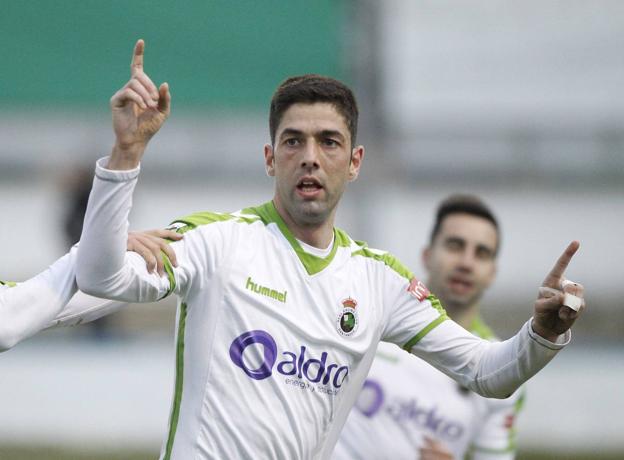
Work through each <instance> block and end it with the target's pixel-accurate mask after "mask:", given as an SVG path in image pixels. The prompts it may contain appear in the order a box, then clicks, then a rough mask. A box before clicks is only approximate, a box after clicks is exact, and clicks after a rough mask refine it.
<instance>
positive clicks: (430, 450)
mask: <svg viewBox="0 0 624 460" xmlns="http://www.w3.org/2000/svg"><path fill="white" fill-rule="evenodd" d="M424 440H425V444H424V446H422V447H421V448H420V457H418V458H420V460H453V458H454V457H453V453H452V452H451V451H450V450H448V448H447V447H446V446H445V445H444V444H443V443H441V442H440V441H438V440H437V439H433V438H430V437H429V436H425V437H424Z"/></svg>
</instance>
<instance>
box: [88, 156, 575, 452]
mask: <svg viewBox="0 0 624 460" xmlns="http://www.w3.org/2000/svg"><path fill="white" fill-rule="evenodd" d="M102 161H106V160H105V159H104V160H100V163H101V162H102ZM138 173H139V171H138V168H137V169H136V170H131V171H109V170H106V169H104V168H103V167H102V166H101V164H98V167H97V168H96V178H95V179H94V186H93V190H92V193H91V197H90V200H89V206H88V209H87V215H86V218H85V227H84V230H83V235H82V238H81V245H80V248H79V254H78V263H77V280H78V284H79V286H80V288H81V289H83V290H84V291H85V292H88V293H90V294H92V295H97V296H103V297H108V298H113V299H116V300H119V301H138V302H146V301H147V302H149V301H154V300H157V299H159V298H162V297H164V296H166V295H168V294H171V293H175V294H176V295H177V296H178V297H179V308H178V313H177V329H176V330H177V332H176V376H175V385H174V387H175V392H174V396H173V404H172V409H171V415H170V422H169V430H168V435H167V438H166V439H165V440H164V444H163V449H162V452H161V459H165V460H169V459H172V458H175V459H180V460H186V459H189V458H196V459H209V458H254V459H255V458H271V459H286V458H288V459H290V458H297V459H299V458H301V459H310V458H328V457H329V455H330V453H331V451H332V449H333V446H334V444H335V442H336V440H337V438H338V434H339V432H340V429H341V427H342V425H343V424H344V421H345V419H346V417H347V415H348V413H349V409H350V408H351V406H352V405H353V403H354V401H355V399H356V397H357V395H358V392H359V389H360V388H361V386H362V383H363V381H364V379H365V377H366V375H367V373H368V370H369V367H370V363H371V362H372V359H373V357H374V354H375V350H376V347H377V343H378V342H379V341H380V340H386V341H389V342H393V343H395V344H397V345H399V346H402V347H404V348H406V349H409V350H411V351H412V352H413V353H416V354H418V355H419V356H421V357H424V358H425V359H427V360H428V361H429V362H431V363H434V364H435V365H436V366H438V367H439V368H440V369H443V370H444V371H445V372H447V373H448V374H449V375H452V376H454V378H456V379H458V380H459V381H461V382H462V384H464V385H466V386H470V388H473V389H475V390H477V391H480V392H483V393H486V394H490V395H497V396H499V397H500V396H506V395H508V394H510V393H511V392H512V391H513V390H514V389H516V388H517V387H518V386H519V385H520V384H521V383H522V382H524V381H525V380H526V379H528V378H529V377H530V376H531V375H533V374H534V373H535V372H537V371H538V370H539V369H540V368H541V367H543V366H544V365H545V364H546V363H547V362H548V361H549V360H550V359H551V358H552V357H553V356H554V355H555V354H556V351H557V350H558V349H559V348H561V347H562V346H563V344H553V343H550V342H547V341H544V340H543V339H541V338H540V337H537V336H536V335H535V334H534V333H532V332H531V330H530V327H528V325H525V326H524V327H523V329H522V330H521V331H520V332H519V333H518V335H517V336H516V337H514V339H513V340H511V341H509V342H508V343H506V344H505V343H503V344H491V343H489V342H487V341H483V340H481V339H478V338H477V337H475V336H473V335H472V334H469V333H468V332H467V331H465V330H464V329H462V328H461V327H459V326H458V325H456V324H455V323H454V322H452V321H448V320H447V317H446V314H445V313H444V311H443V309H442V308H441V307H440V305H439V302H438V301H437V299H435V297H433V296H432V295H430V294H429V293H428V291H427V290H426V288H425V287H424V286H423V285H422V283H419V282H418V281H417V280H415V279H414V278H413V276H412V274H411V273H410V272H409V271H408V270H407V269H406V268H404V267H403V266H402V265H401V264H400V263H399V262H398V261H397V260H396V259H395V258H393V257H392V256H390V255H389V254H387V253H385V252H382V251H377V250H373V249H369V248H367V247H366V245H364V244H363V243H358V242H356V241H354V240H352V239H351V238H350V237H349V236H348V235H347V234H346V233H344V232H342V231H340V230H337V229H336V230H335V232H334V245H333V247H332V249H331V252H330V253H329V255H327V256H326V257H318V256H315V255H312V254H309V253H307V252H305V251H304V250H303V249H302V248H301V245H300V244H299V243H298V242H297V241H296V239H295V238H294V236H293V235H292V233H291V232H290V231H289V229H288V228H287V227H286V225H285V223H284V222H283V220H282V219H281V217H280V216H279V214H278V213H277V211H276V209H275V207H274V206H273V204H272V203H271V202H269V203H266V204H264V205H261V206H258V207H253V208H247V209H244V210H242V211H239V212H235V213H229V214H222V213H199V214H195V215H192V216H190V217H187V218H183V219H179V220H177V221H175V222H174V223H173V226H172V228H176V229H178V230H179V231H180V232H183V233H184V239H183V240H181V241H176V242H173V243H171V244H172V246H173V247H174V249H175V251H176V256H177V259H178V267H176V268H172V267H171V266H168V267H167V271H168V274H169V276H168V277H159V276H158V275H157V274H153V273H148V272H147V271H146V268H145V263H144V262H143V260H142V259H140V257H138V256H137V255H136V254H132V253H126V251H125V240H126V234H127V228H128V222H127V218H128V213H129V210H130V207H131V202H132V193H133V190H134V186H135V184H136V178H137V177H138ZM562 338H563V340H564V341H565V342H566V343H567V341H568V340H569V337H567V336H566V337H562ZM496 345H500V346H496ZM510 363H511V364H513V365H511V366H510V365H506V364H510Z"/></svg>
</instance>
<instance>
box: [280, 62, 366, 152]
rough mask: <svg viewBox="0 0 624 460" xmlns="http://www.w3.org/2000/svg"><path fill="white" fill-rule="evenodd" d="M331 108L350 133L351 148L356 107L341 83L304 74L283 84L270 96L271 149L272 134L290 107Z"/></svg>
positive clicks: (352, 98)
mask: <svg viewBox="0 0 624 460" xmlns="http://www.w3.org/2000/svg"><path fill="white" fill-rule="evenodd" d="M316 102H327V103H329V104H332V105H333V106H334V107H335V108H336V110H337V111H338V112H339V113H340V114H341V115H342V116H343V117H344V119H345V122H346V124H347V126H348V128H349V132H350V133H351V145H354V144H355V137H356V134H357V124H358V107H357V102H356V100H355V96H354V95H353V91H351V89H349V87H348V86H347V85H345V84H344V83H342V82H340V81H338V80H335V79H333V78H330V77H324V76H322V75H315V74H307V75H299V76H296V77H290V78H288V79H286V80H284V81H283V82H282V83H281V84H280V85H279V86H278V87H277V89H276V90H275V93H273V98H272V99H271V109H270V112H269V132H270V134H271V144H273V145H275V133H276V131H277V127H278V126H279V124H280V122H281V121H282V116H283V115H284V112H285V111H286V110H288V108H289V107H290V106H291V105H293V104H298V103H303V104H314V103H316Z"/></svg>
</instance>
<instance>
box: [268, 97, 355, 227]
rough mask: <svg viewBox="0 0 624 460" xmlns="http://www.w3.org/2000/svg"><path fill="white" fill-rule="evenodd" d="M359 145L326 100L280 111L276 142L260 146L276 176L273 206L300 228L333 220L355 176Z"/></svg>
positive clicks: (270, 169)
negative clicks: (348, 184) (339, 203)
mask: <svg viewBox="0 0 624 460" xmlns="http://www.w3.org/2000/svg"><path fill="white" fill-rule="evenodd" d="M363 155H364V149H363V147H361V146H360V147H356V148H353V149H352V148H351V135H350V133H349V128H348V127H347V124H346V122H345V119H344V117H343V116H342V115H341V114H340V113H339V112H338V111H337V110H336V109H335V108H334V106H333V105H331V104H329V103H314V104H293V105H292V106H290V107H289V108H288V109H287V110H286V111H285V112H284V114H283V116H282V120H281V121H280V124H279V125H278V126H277V129H276V133H275V146H271V145H266V146H265V147H264V156H265V167H266V170H267V173H268V174H269V175H270V176H274V177H275V198H274V202H275V206H276V207H277V209H278V211H280V213H281V214H282V215H283V213H284V212H286V213H287V214H288V215H287V216H286V218H287V219H289V220H291V221H292V223H294V224H295V225H299V226H302V227H306V226H315V225H319V224H323V223H325V222H326V221H327V220H328V219H332V220H331V222H332V223H333V216H334V214H335V209H336V205H337V204H338V201H339V200H340V197H341V196H342V193H343V192H344V189H345V186H346V184H347V182H349V181H352V180H355V179H356V178H357V175H358V173H359V170H360V164H361V161H362V157H363Z"/></svg>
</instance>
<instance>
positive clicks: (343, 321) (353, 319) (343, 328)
mask: <svg viewBox="0 0 624 460" xmlns="http://www.w3.org/2000/svg"><path fill="white" fill-rule="evenodd" d="M355 307H357V302H356V301H355V300H354V299H352V298H351V297H349V298H348V299H345V300H343V301H342V312H340V316H338V321H337V329H338V333H339V334H340V335H342V336H346V337H348V336H350V335H353V334H354V333H355V331H357V327H358V313H357V310H356V309H355Z"/></svg>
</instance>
